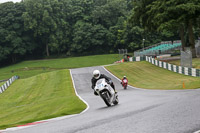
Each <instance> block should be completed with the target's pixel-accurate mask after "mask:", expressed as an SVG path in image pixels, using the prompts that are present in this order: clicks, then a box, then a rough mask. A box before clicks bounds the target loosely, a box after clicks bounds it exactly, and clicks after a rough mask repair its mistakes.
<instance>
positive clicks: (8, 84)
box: [0, 76, 19, 94]
mask: <svg viewBox="0 0 200 133" xmlns="http://www.w3.org/2000/svg"><path fill="white" fill-rule="evenodd" d="M18 78H19V77H18V76H13V77H12V78H10V79H9V80H7V81H6V83H4V84H3V85H2V86H1V87H0V94H1V93H3V92H4V91H5V90H6V89H7V88H8V87H9V86H10V85H11V84H12V83H13V82H14V81H15V80H16V79H18Z"/></svg>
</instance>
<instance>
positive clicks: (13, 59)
mask: <svg viewBox="0 0 200 133" xmlns="http://www.w3.org/2000/svg"><path fill="white" fill-rule="evenodd" d="M16 61H17V59H16V55H15V54H14V55H12V63H16Z"/></svg>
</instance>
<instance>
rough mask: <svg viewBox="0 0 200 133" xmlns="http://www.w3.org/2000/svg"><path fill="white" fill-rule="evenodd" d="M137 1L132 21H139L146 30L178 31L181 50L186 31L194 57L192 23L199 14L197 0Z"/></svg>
mask: <svg viewBox="0 0 200 133" xmlns="http://www.w3.org/2000/svg"><path fill="white" fill-rule="evenodd" d="M138 3H139V4H136V5H137V6H136V8H135V9H134V14H133V17H132V19H134V21H136V22H137V23H140V22H141V23H142V25H143V26H144V27H146V28H147V29H148V30H157V31H163V30H171V31H174V30H177V31H179V32H180V37H181V41H182V47H183V50H184V47H185V45H186V44H185V42H186V40H187V39H186V40H185V32H187V33H188V40H189V45H190V46H191V48H192V49H193V57H195V49H194V45H195V43H194V33H193V27H194V25H193V23H194V22H196V18H197V17H198V16H199V14H200V13H199V11H200V4H199V0H164V1H162V0H155V1H153V0H142V1H141V2H138ZM142 10H143V11H142ZM140 11H142V13H141V12H140ZM140 15H141V16H140ZM186 29H187V30H186Z"/></svg>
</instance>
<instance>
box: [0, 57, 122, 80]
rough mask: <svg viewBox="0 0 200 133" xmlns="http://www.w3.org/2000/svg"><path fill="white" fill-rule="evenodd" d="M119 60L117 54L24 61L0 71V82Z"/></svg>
mask: <svg viewBox="0 0 200 133" xmlns="http://www.w3.org/2000/svg"><path fill="white" fill-rule="evenodd" d="M117 60H119V58H118V54H109V55H94V56H83V57H73V58H62V59H48V60H33V61H24V62H21V63H18V64H15V65H11V66H8V67H5V68H1V69H0V73H1V74H0V80H3V79H9V78H10V77H12V76H14V75H18V76H20V78H28V77H31V76H34V75H37V74H40V73H46V72H50V71H55V70H58V69H70V68H80V67H90V66H99V65H106V64H112V63H113V62H115V61H117Z"/></svg>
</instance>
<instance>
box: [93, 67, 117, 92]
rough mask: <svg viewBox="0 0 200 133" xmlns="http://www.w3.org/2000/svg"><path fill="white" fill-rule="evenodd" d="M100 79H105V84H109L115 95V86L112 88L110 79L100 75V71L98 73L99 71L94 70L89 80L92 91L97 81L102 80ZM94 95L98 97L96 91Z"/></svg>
mask: <svg viewBox="0 0 200 133" xmlns="http://www.w3.org/2000/svg"><path fill="white" fill-rule="evenodd" d="M102 78H105V79H106V82H107V83H108V84H110V86H111V87H112V88H113V90H114V91H115V93H117V92H116V90H115V86H114V84H113V82H112V80H111V78H109V77H107V76H106V75H104V74H100V71H99V70H94V71H93V77H92V79H91V82H92V89H93V90H94V87H95V85H96V82H97V80H99V79H102ZM94 95H98V94H97V92H96V91H94Z"/></svg>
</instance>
